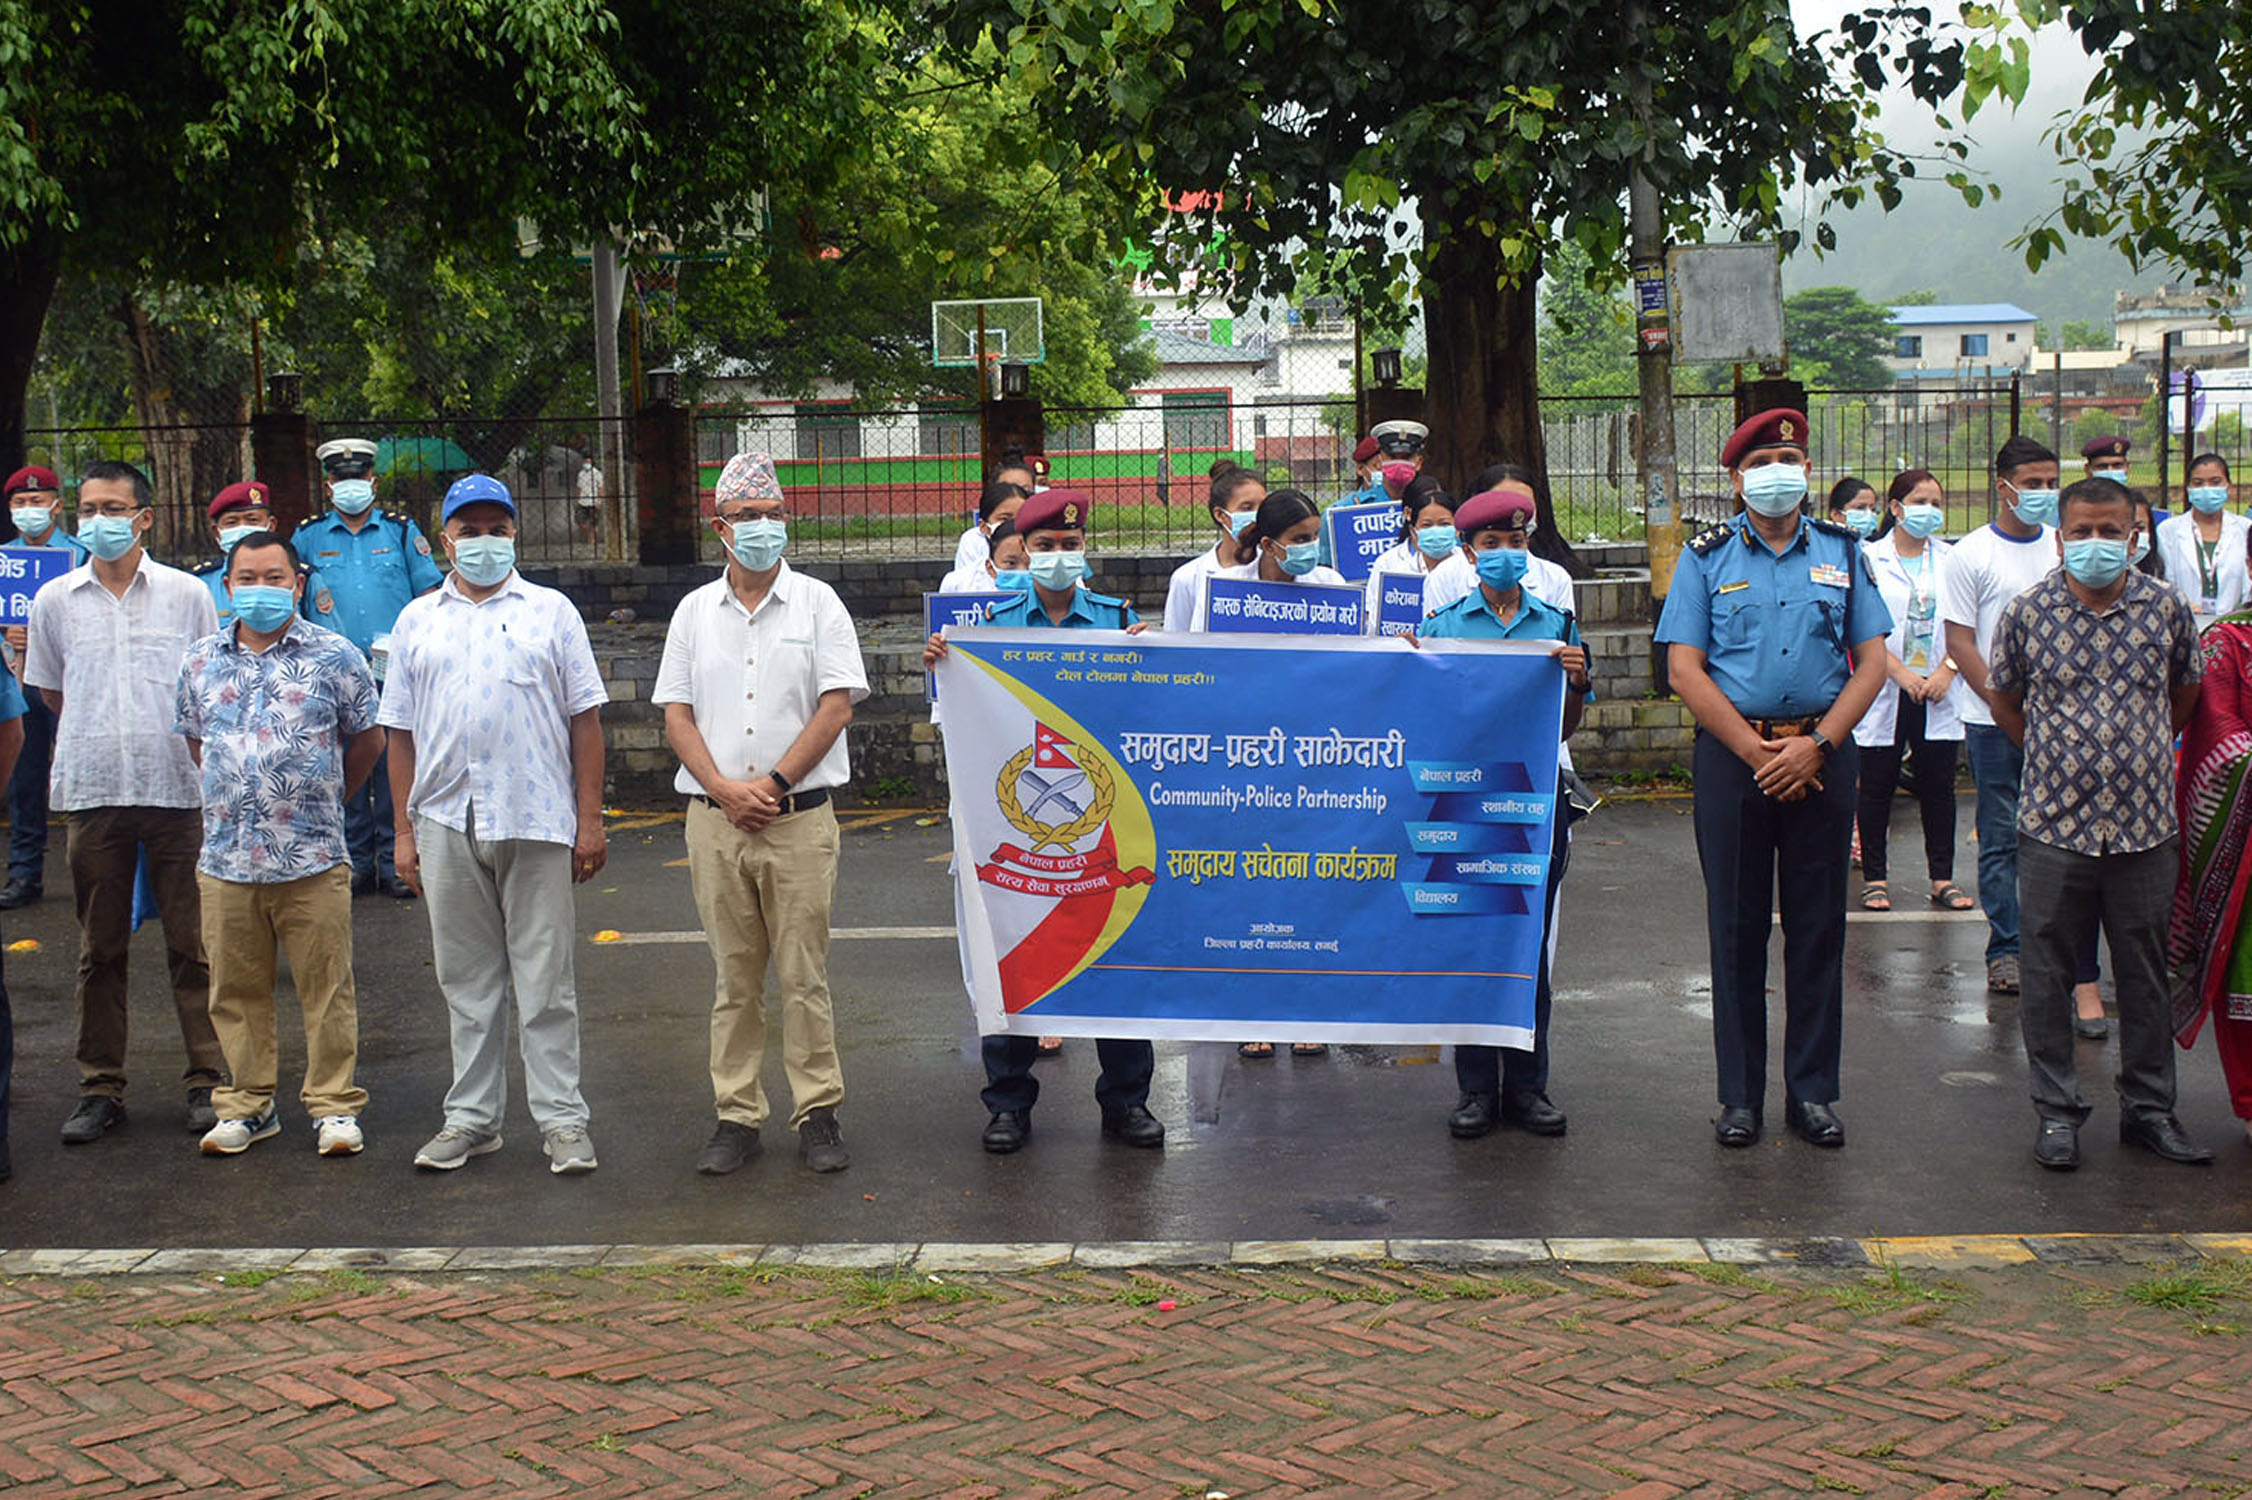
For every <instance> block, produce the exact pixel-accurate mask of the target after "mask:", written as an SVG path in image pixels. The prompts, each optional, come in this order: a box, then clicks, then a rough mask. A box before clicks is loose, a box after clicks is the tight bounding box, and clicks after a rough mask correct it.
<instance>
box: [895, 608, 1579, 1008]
mask: <svg viewBox="0 0 2252 1500" xmlns="http://www.w3.org/2000/svg"><path fill="white" fill-rule="evenodd" d="M947 638H948V640H949V642H950V643H951V649H950V650H949V652H948V654H947V655H946V657H945V658H944V659H943V660H942V661H941V663H940V665H939V669H938V676H939V682H940V687H941V691H942V692H943V693H944V695H945V699H946V702H947V704H948V712H947V715H946V723H945V726H944V730H945V745H946V768H947V775H948V777H949V778H950V780H951V784H952V787H953V797H954V835H955V863H956V879H957V882H958V886H957V894H958V895H959V896H960V897H961V906H962V912H963V917H962V943H963V950H964V960H965V964H964V967H965V970H966V971H967V972H968V974H969V975H970V977H971V982H972V991H973V994H972V998H973V1002H974V1004H975V1008H976V1011H977V1017H978V1022H979V1027H980V1029H981V1030H983V1031H986V1032H996V1031H1008V1032H1018V1033H1024V1034H1043V1033H1045V1034H1054V1035H1077V1036H1145V1037H1190V1038H1203V1039H1209V1040H1261V1039H1266V1040H1275V1041H1383V1042H1483V1043H1488V1044H1493V1045H1500V1046H1516V1047H1522V1046H1528V1045H1530V1039H1531V1026H1532V1009H1533V976H1534V974H1535V972H1536V965H1537V964H1538V963H1539V961H1540V951H1541V926H1542V924H1541V912H1542V891H1543V884H1544V882H1545V880H1546V878H1547V873H1548V850H1549V828H1550V821H1551V819H1552V818H1553V817H1554V816H1555V812H1556V809H1555V791H1556V745H1557V737H1558V731H1559V730H1560V728H1561V727H1562V721H1563V685H1564V679H1563V673H1562V671H1561V670H1559V669H1558V667H1557V666H1556V663H1555V661H1554V659H1553V655H1552V649H1553V648H1552V647H1550V646H1549V644H1548V643H1545V642H1473V641H1432V642H1425V643H1424V644H1423V646H1422V647H1421V648H1420V649H1418V648H1417V647H1415V646H1413V645H1411V644H1410V643H1408V642H1405V641H1399V640H1383V639H1368V638H1352V639H1339V640H1336V641H1334V642H1327V641H1325V642H1319V643H1316V642H1312V641H1307V640H1305V639H1303V638H1301V639H1299V640H1297V641H1287V640H1284V639H1282V638H1278V637H1272V636H1266V637H1262V636H1240V637H1233V638H1214V637H1209V636H1186V635H1162V634H1160V635H1140V636H1136V635H1128V634H1126V633H1123V632H1116V631H1070V632H1061V631H1054V630H1024V629H1002V628H998V627H991V626H986V627H974V628H970V629H966V630H959V631H949V632H948V637H947Z"/></svg>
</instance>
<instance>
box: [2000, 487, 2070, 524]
mask: <svg viewBox="0 0 2252 1500" xmlns="http://www.w3.org/2000/svg"><path fill="white" fill-rule="evenodd" d="M2057 493H2058V492H2057V491H2055V490H2018V492H2017V499H2016V500H2015V501H2014V502H2012V504H2011V505H2010V510H2011V511H2012V512H2013V513H2015V514H2016V516H2017V518H2018V520H2019V521H2020V522H2022V523H2024V524H2025V525H2027V526H2054V525H2056V523H2057Z"/></svg>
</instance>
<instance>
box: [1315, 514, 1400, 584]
mask: <svg viewBox="0 0 2252 1500" xmlns="http://www.w3.org/2000/svg"><path fill="white" fill-rule="evenodd" d="M1321 523H1322V527H1323V529H1324V530H1325V531H1326V532H1327V533H1328V535H1329V555H1330V557H1331V558H1333V559H1335V566H1336V568H1337V571H1338V572H1339V573H1340V574H1342V575H1343V576H1344V577H1345V578H1347V579H1350V580H1352V581H1354V582H1358V581H1359V580H1361V579H1364V578H1366V577H1368V575H1369V570H1370V569H1371V568H1373V567H1375V566H1376V560H1377V559H1378V558H1380V557H1382V556H1383V555H1384V554H1385V553H1387V552H1389V551H1391V550H1392V548H1393V546H1394V545H1395V544H1396V543H1398V541H1399V539H1400V508H1399V506H1397V505H1395V504H1393V503H1392V502H1391V501H1389V500H1381V501H1378V502H1377V503H1376V504H1374V505H1332V506H1331V507H1330V508H1329V509H1327V510H1325V511H1323V512H1322V513H1321Z"/></svg>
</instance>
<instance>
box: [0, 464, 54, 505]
mask: <svg viewBox="0 0 2252 1500" xmlns="http://www.w3.org/2000/svg"><path fill="white" fill-rule="evenodd" d="M62 487H63V482H62V481H61V480H60V479H57V478H56V477H55V471H54V470H53V469H46V468H41V467H40V466H39V465H38V464H26V465H25V466H24V467H22V468H20V469H18V470H16V472H15V473H13V474H10V475H9V476H8V482H7V484H6V485H5V486H4V487H0V499H5V498H6V497H7V496H9V495H13V494H14V493H15V492H16V491H18V490H60V489H61V488H62Z"/></svg>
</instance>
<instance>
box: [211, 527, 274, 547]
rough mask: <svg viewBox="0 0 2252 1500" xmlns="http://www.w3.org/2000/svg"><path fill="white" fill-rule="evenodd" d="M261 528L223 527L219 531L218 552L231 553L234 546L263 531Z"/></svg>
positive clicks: (263, 528)
mask: <svg viewBox="0 0 2252 1500" xmlns="http://www.w3.org/2000/svg"><path fill="white" fill-rule="evenodd" d="M265 529H266V528H265V527H263V526H223V527H221V528H220V529H219V550H220V551H221V552H232V551H234V550H235V544H236V543H238V542H240V541H241V540H242V539H243V538H244V537H246V536H249V535H250V534H251V533H253V532H257V531H264V530H265Z"/></svg>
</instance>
